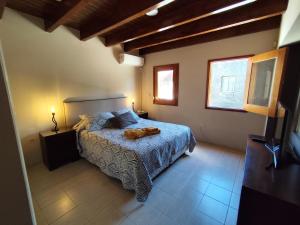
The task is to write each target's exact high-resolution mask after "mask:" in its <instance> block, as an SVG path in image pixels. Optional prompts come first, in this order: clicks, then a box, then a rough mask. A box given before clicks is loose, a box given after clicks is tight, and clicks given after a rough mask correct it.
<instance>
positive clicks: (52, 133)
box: [40, 128, 75, 137]
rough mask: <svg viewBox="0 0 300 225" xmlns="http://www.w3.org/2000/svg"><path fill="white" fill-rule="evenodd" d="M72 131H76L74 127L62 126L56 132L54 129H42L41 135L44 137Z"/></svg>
mask: <svg viewBox="0 0 300 225" xmlns="http://www.w3.org/2000/svg"><path fill="white" fill-rule="evenodd" d="M71 131H75V130H74V129H73V128H62V129H59V131H57V132H54V131H50V130H49V131H42V132H40V135H41V136H43V137H49V136H53V135H59V134H63V133H68V132H71Z"/></svg>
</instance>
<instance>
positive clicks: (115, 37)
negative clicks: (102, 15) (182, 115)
mask: <svg viewBox="0 0 300 225" xmlns="http://www.w3.org/2000/svg"><path fill="white" fill-rule="evenodd" d="M243 1H244V0H210V1H199V0H188V1H187V0H179V1H175V2H174V3H173V4H170V5H168V6H166V7H164V8H162V9H161V11H159V13H158V15H156V16H155V17H148V18H145V19H143V21H142V23H137V24H133V25H131V26H129V27H125V28H124V29H121V31H120V30H117V32H112V33H111V34H109V35H107V36H105V44H106V46H111V45H115V44H118V43H121V42H124V41H127V40H134V39H137V38H141V37H144V36H147V35H150V34H154V33H158V32H159V31H160V30H163V29H165V30H167V29H170V28H174V27H177V26H180V25H183V24H186V23H190V22H193V21H195V20H198V19H200V18H204V17H207V16H210V15H211V14H212V12H214V11H215V10H218V9H221V8H224V7H228V6H230V5H233V4H236V3H240V2H243ZM187 12H188V13H187Z"/></svg>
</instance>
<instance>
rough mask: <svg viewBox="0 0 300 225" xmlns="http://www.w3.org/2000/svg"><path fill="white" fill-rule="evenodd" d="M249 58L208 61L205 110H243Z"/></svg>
mask: <svg viewBox="0 0 300 225" xmlns="http://www.w3.org/2000/svg"><path fill="white" fill-rule="evenodd" d="M249 57H250V56H241V57H235V58H226V59H215V60H210V61H209V65H208V87H207V100H206V101H207V102H206V107H207V108H212V109H229V110H243V105H244V96H245V87H246V77H247V69H248V61H249Z"/></svg>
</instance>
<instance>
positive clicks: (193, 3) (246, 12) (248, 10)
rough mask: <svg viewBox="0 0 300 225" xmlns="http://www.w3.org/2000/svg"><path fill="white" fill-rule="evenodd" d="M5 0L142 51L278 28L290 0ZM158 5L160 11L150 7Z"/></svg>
mask: <svg viewBox="0 0 300 225" xmlns="http://www.w3.org/2000/svg"><path fill="white" fill-rule="evenodd" d="M244 1H245V0H164V1H162V0H62V1H55V0H0V17H1V15H2V12H3V9H4V6H5V5H6V6H7V7H10V8H12V9H15V10H18V11H21V12H24V13H27V14H30V15H33V16H37V17H41V18H43V19H44V21H45V22H44V23H45V30H46V31H48V32H52V31H54V30H55V29H56V28H57V27H59V26H61V25H65V26H69V27H72V28H75V29H77V30H79V31H80V39H81V40H82V41H86V40H88V39H90V38H93V37H96V36H101V37H102V38H103V40H104V43H105V45H106V46H112V45H115V44H119V43H122V44H123V47H124V51H126V52H130V51H133V50H135V51H136V50H139V52H140V54H148V53H151V52H157V51H162V50H166V49H172V48H178V47H183V46H187V45H193V44H197V43H203V42H209V41H213V40H219V39H222V38H228V37H233V36H238V35H243V34H248V33H254V32H258V31H263V30H268V29H273V28H278V27H279V26H280V21H281V14H282V13H283V12H284V11H285V10H286V8H287V4H288V0H256V1H254V0H253V1H249V0H247V1H248V4H244V5H241V6H239V7H236V8H233V9H230V10H227V11H226V10H220V9H224V8H225V7H228V6H232V5H233V4H238V3H244ZM153 9H158V11H159V12H158V14H157V15H156V16H153V17H150V16H147V15H146V13H147V12H149V11H151V10H153Z"/></svg>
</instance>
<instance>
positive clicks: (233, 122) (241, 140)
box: [142, 30, 278, 149]
mask: <svg viewBox="0 0 300 225" xmlns="http://www.w3.org/2000/svg"><path fill="white" fill-rule="evenodd" d="M277 40H278V30H270V31H264V32H259V33H255V34H249V35H244V36H239V37H234V38H229V39H224V40H220V41H215V42H209V43H204V44H199V45H193V46H189V47H184V48H178V49H173V50H168V51H163V52H158V53H153V54H149V55H146V59H145V60H146V64H145V66H144V69H143V79H142V107H143V109H144V110H146V111H149V116H150V117H153V118H155V119H158V120H163V121H170V122H175V123H181V124H186V125H188V126H190V127H191V128H192V130H193V132H194V134H195V136H196V137H197V139H198V140H199V141H204V142H210V143H215V144H219V145H224V146H228V147H232V148H235V149H244V148H245V144H246V138H247V135H248V134H250V133H255V134H263V132H264V125H265V117H264V116H259V115H255V114H252V113H239V112H228V111H219V110H208V109H205V95H206V79H207V61H208V60H209V59H216V58H223V57H231V56H240V55H248V54H256V53H261V52H265V51H268V50H271V49H273V46H274V41H277ZM171 63H179V105H178V107H176V106H161V105H154V104H153V103H152V97H153V66H156V65H164V64H171Z"/></svg>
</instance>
